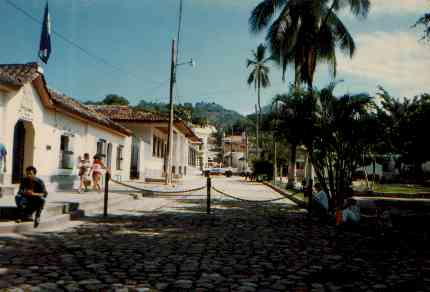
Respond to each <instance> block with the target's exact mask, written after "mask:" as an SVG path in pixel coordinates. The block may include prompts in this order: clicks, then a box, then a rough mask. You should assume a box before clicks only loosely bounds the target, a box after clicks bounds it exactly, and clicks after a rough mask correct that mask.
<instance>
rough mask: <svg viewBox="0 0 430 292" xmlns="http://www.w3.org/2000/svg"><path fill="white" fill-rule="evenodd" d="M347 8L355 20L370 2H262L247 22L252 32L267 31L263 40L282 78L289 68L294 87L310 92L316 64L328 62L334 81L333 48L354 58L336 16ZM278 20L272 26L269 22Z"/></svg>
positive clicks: (348, 38) (347, 35) (351, 42)
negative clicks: (280, 69)
mask: <svg viewBox="0 0 430 292" xmlns="http://www.w3.org/2000/svg"><path fill="white" fill-rule="evenodd" d="M347 6H348V7H349V8H350V10H351V12H352V13H353V14H354V15H356V16H362V17H366V16H367V13H368V11H369V7H370V2H369V0H264V1H262V2H261V3H260V4H258V5H257V6H256V7H255V8H254V10H253V11H252V14H251V17H250V18H249V25H250V29H251V32H253V33H259V32H261V31H262V30H264V29H266V28H267V29H268V32H267V35H266V39H267V41H268V43H269V45H270V49H271V53H272V56H273V59H274V60H276V62H277V63H278V64H279V65H280V66H281V67H282V78H283V80H285V72H286V69H287V67H288V65H293V66H294V70H295V76H294V84H295V86H299V85H300V84H301V83H305V84H306V85H307V86H308V89H309V90H312V86H313V78H314V73H315V69H316V66H317V64H318V63H320V62H327V63H328V64H329V68H330V72H331V74H332V76H333V78H335V77H336V47H338V48H339V49H340V50H341V51H342V52H343V53H345V54H348V55H349V56H350V57H352V56H353V54H354V51H355V43H354V40H353V38H352V36H351V34H350V33H349V31H348V30H347V28H346V27H345V25H344V24H343V22H342V21H341V20H340V19H339V17H338V16H337V15H336V12H338V11H339V10H341V9H342V8H344V7H347ZM276 16H277V18H276V19H275V20H274V21H273V22H272V19H273V18H275V17H276Z"/></svg>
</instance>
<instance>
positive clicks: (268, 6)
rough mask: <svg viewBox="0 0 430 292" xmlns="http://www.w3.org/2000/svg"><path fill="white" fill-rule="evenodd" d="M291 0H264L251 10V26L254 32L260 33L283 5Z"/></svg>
mask: <svg viewBox="0 0 430 292" xmlns="http://www.w3.org/2000/svg"><path fill="white" fill-rule="evenodd" d="M288 1H289V0H263V1H262V2H260V4H258V5H257V6H256V7H255V8H254V10H252V12H251V16H250V17H249V20H248V22H249V28H250V31H251V32H252V33H258V32H260V31H262V30H263V29H264V28H266V27H267V26H268V25H269V23H270V21H271V20H272V18H273V17H274V15H275V14H276V12H277V10H278V9H279V8H281V7H283V6H284V5H285V4H286V3H287V2H288Z"/></svg>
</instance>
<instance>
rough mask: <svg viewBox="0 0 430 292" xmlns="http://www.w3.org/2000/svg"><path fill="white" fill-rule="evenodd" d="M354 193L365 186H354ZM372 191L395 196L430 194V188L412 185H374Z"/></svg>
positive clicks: (360, 184) (362, 184) (361, 184)
mask: <svg viewBox="0 0 430 292" xmlns="http://www.w3.org/2000/svg"><path fill="white" fill-rule="evenodd" d="M354 189H355V190H356V191H363V190H365V184H364V183H359V184H355V188H354ZM373 191H374V192H377V193H397V194H415V193H430V187H424V186H421V185H412V184H375V185H374V186H373Z"/></svg>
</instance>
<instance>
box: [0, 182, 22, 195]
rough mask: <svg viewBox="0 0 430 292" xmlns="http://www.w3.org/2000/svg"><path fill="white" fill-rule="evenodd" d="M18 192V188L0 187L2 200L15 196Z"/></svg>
mask: <svg viewBox="0 0 430 292" xmlns="http://www.w3.org/2000/svg"><path fill="white" fill-rule="evenodd" d="M17 191H18V186H13V185H12V186H10V185H1V186H0V198H2V197H6V196H15V194H16V193H17Z"/></svg>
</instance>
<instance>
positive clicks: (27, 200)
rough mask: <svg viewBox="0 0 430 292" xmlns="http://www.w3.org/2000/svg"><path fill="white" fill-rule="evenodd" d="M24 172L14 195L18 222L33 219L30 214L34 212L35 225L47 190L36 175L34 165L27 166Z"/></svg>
mask: <svg viewBox="0 0 430 292" xmlns="http://www.w3.org/2000/svg"><path fill="white" fill-rule="evenodd" d="M25 174H26V176H25V177H24V178H23V179H22V181H21V184H20V186H19V190H18V194H17V195H16V196H15V202H16V205H17V207H18V211H19V218H18V222H29V221H33V218H32V216H33V213H34V212H36V216H35V218H34V227H37V226H38V225H39V223H40V215H41V213H42V209H43V206H44V205H45V199H46V197H47V196H48V192H47V190H46V187H45V183H44V182H43V180H41V179H40V178H38V177H36V174H37V169H36V168H35V167H34V166H29V167H27V168H26V169H25Z"/></svg>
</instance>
